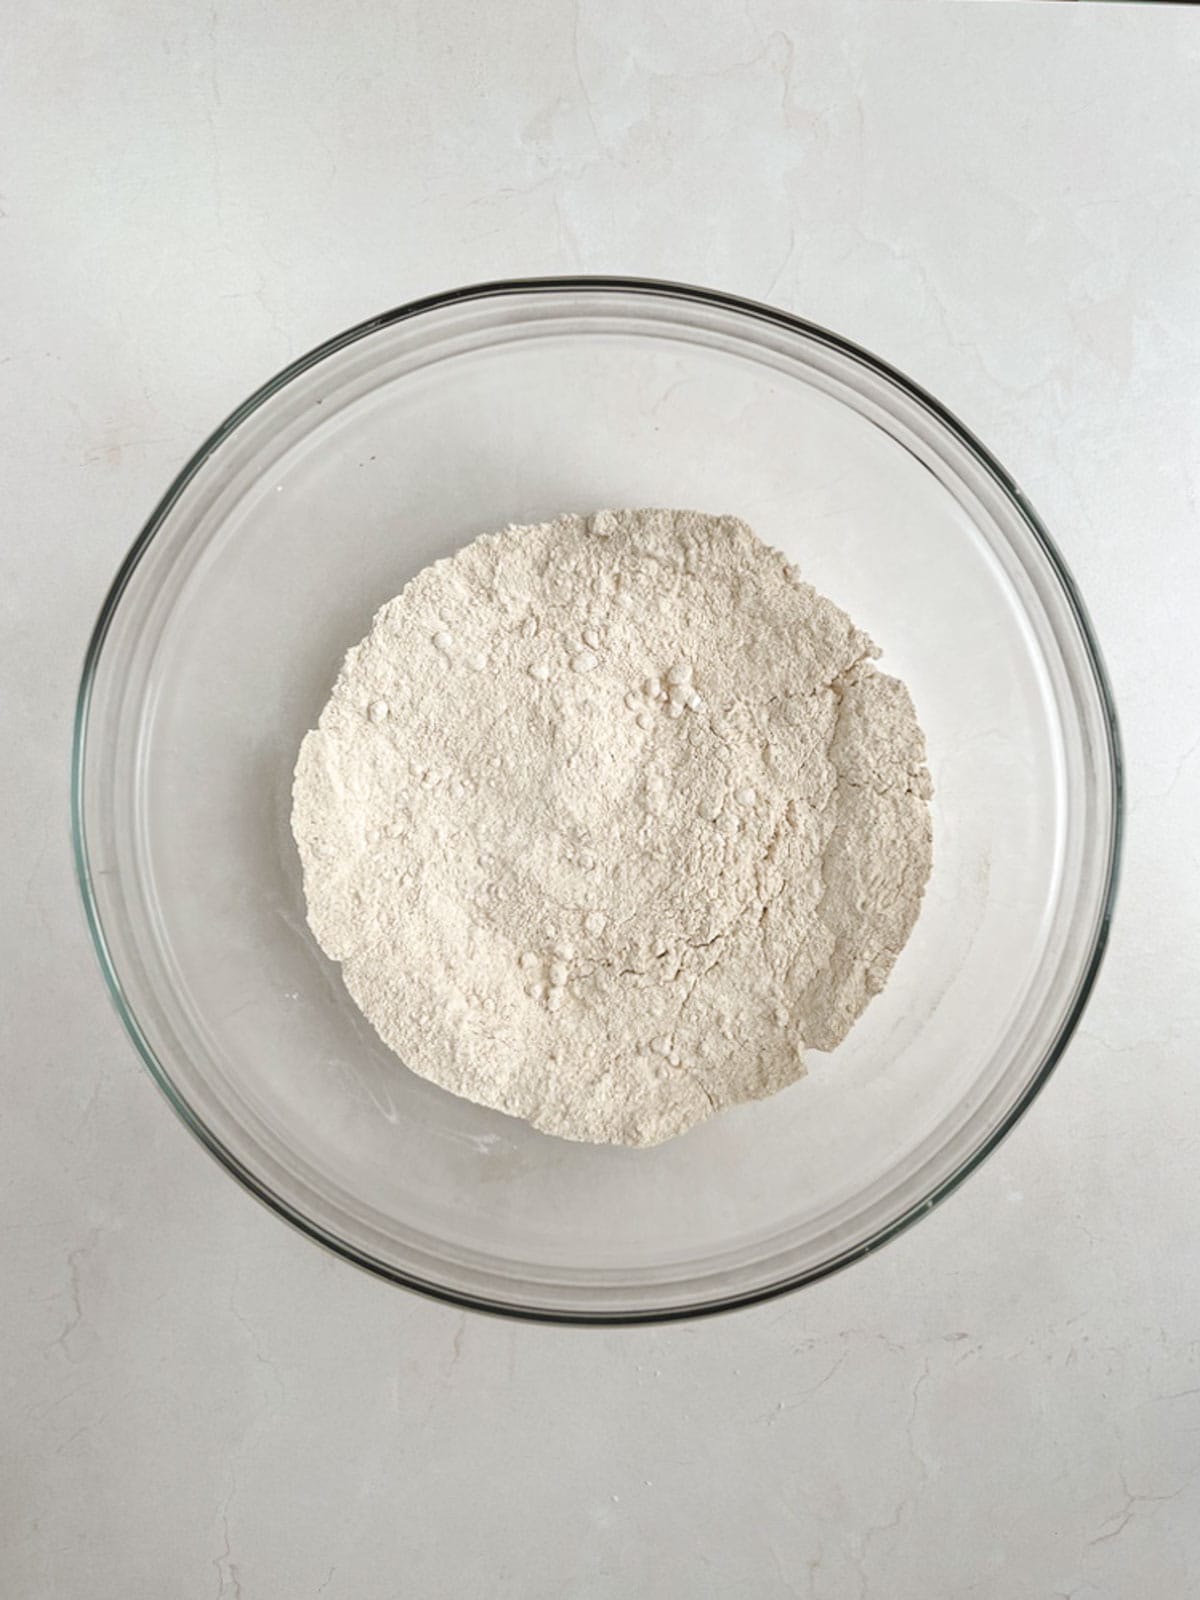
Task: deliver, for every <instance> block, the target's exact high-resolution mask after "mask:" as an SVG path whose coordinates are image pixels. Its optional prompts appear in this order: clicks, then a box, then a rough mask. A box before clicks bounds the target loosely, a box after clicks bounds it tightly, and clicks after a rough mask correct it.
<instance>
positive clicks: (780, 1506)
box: [0, 0, 1200, 1600]
mask: <svg viewBox="0 0 1200 1600" xmlns="http://www.w3.org/2000/svg"><path fill="white" fill-rule="evenodd" d="M5 31H6V40H5V47H4V50H3V52H2V53H0V151H2V152H3V155H2V157H0V406H2V407H3V424H2V427H0V452H2V453H3V469H2V472H3V478H2V483H3V496H2V505H3V512H2V524H3V526H2V531H0V617H2V619H3V621H2V628H3V639H4V645H3V690H2V691H0V739H2V740H3V747H4V749H5V752H6V757H7V759H6V761H5V764H4V768H5V770H4V777H3V783H4V796H5V804H4V808H3V816H4V829H3V841H2V843H0V894H2V897H3V898H2V905H3V912H2V913H0V941H2V946H0V971H2V972H3V991H4V1001H3V1009H2V1013H0V1039H2V1041H3V1043H2V1050H0V1070H2V1073H3V1084H2V1093H3V1110H2V1114H0V1185H2V1186H3V1193H4V1206H3V1211H2V1213H0V1231H2V1236H3V1245H2V1257H0V1259H2V1263H3V1282H4V1292H3V1295H2V1296H0V1393H2V1401H0V1436H2V1438H3V1455H4V1468H3V1473H2V1475H0V1592H2V1593H3V1594H4V1595H6V1596H7V1595H11V1596H13V1597H14V1600H15V1597H22V1600H23V1597H30V1600H32V1597H38V1600H51V1597H53V1600H142V1597H146V1600H164V1597H171V1600H183V1597H191V1596H211V1597H226V1600H232V1597H234V1596H240V1597H242V1600H281V1597H286V1600H301V1597H310V1600H316V1597H317V1596H321V1597H322V1600H392V1597H404V1600H409V1597H413V1600H466V1597H473V1596H484V1595H486V1596H491V1597H496V1600H504V1597H511V1600H560V1597H563V1596H570V1597H572V1600H626V1597H631V1596H642V1595H647V1596H648V1595H654V1596H656V1597H664V1600H665V1597H676V1596H677V1597H679V1600H693V1597H701V1596H703V1597H707V1596H729V1597H731V1600H732V1597H737V1600H750V1597H754V1600H758V1597H775V1596H779V1597H785V1596H797V1597H811V1600H842V1597H846V1600H858V1597H860V1596H861V1597H873V1600H965V1597H971V1600H1052V1597H1054V1596H1060V1597H1063V1600H1066V1597H1068V1596H1069V1597H1071V1600H1117V1597H1121V1600H1124V1597H1127V1596H1128V1597H1134V1596H1142V1595H1155V1596H1161V1597H1163V1600H1175V1597H1183V1596H1185V1595H1189V1594H1193V1593H1196V1592H1197V1591H1198V1590H1200V1074H1198V1072H1197V1063H1198V1061H1200V999H1198V994H1200V986H1198V984H1197V964H1198V963H1197V956H1198V954H1200V844H1198V842H1197V827H1196V818H1197V816H1198V815H1200V644H1198V642H1197V641H1198V639H1200V531H1198V515H1200V508H1198V491H1200V289H1198V283H1200V270H1198V269H1200V193H1198V187H1197V173H1198V171H1200V94H1198V93H1197V83H1198V81H1200V78H1198V73H1200V18H1198V17H1197V14H1196V12H1195V10H1194V9H1192V8H1189V7H1185V6H1180V7H1173V6H1093V5H1086V4H1080V5H1055V4H1034V3H1030V4H990V5H980V4H965V3H961V4H953V3H949V4H939V3H907V4H902V3H893V4H869V5H855V4H836V5H835V4H815V3H806V0H750V4H748V5H746V6H735V7H729V6H724V5H719V4H716V3H715V0H704V3H702V4H700V3H697V4H692V5H691V6H688V7H684V6H681V5H675V6H671V5H653V6H647V5H645V4H644V3H643V0H636V3H635V0H606V3H604V4H600V3H599V0H579V4H578V5H576V6H571V5H558V4H553V3H550V0H524V3H522V4H520V5H517V4H515V3H514V4H501V5H494V6H491V7H485V6H482V5H476V4H468V3H466V0H447V3H442V4H436V5H434V4H420V3H398V4H380V5H375V6H371V5H352V6H349V7H345V6H342V7H337V6H331V5H324V4H320V3H314V0H294V3H292V4H290V5H287V6H265V5H261V4H252V5H249V6H232V5H222V4H219V3H218V4H216V5H213V6H212V7H208V6H186V5H182V4H167V5H162V4H151V3H149V0H120V3H118V0H104V3H102V4H99V5H94V6H85V7H77V8H71V9H69V10H64V9H63V8H62V7H61V6H58V5H53V4H50V3H49V0H36V3H34V4H33V5H32V6H30V7H27V8H25V9H24V10H21V11H14V12H13V13H12V15H11V16H10V17H9V18H8V20H7V22H6V24H5ZM578 270H583V271H619V272H628V273H635V274H642V275H650V276H662V277H671V278H678V279H683V280H687V281H692V282H699V283H705V284H710V285H713V286H715V287H719V288H723V289H728V290H732V291H735V292H740V293H743V294H747V295H751V296H755V297H759V298H763V299H768V300H772V301H774V302H776V303H777V304H779V305H782V306H785V307H788V308H791V309H794V310H797V311H800V312H802V313H803V314H804V315H805V316H807V317H809V318H811V319H813V320H815V321H817V322H821V323H825V324H827V325H828V326H830V327H832V328H834V329H836V330H837V331H839V332H841V333H843V334H845V335H847V336H849V337H850V338H852V339H855V340H857V341H858V342H860V343H862V344H865V345H866V346H868V347H869V348H871V349H874V350H875V351H877V352H878V353H879V354H881V355H883V356H884V357H886V358H887V359H889V360H890V361H892V362H893V363H895V364H896V365H898V366H900V367H901V368H903V369H905V370H906V371H907V372H908V373H909V374H910V375H911V376H913V377H914V378H916V379H917V380H918V381H919V382H921V383H923V384H924V385H926V386H927V387H929V388H930V389H932V390H933V391H934V392H935V393H936V394H938V395H939V396H940V397H941V398H942V399H943V400H944V401H945V402H946V403H947V404H949V405H950V406H951V407H952V408H953V409H954V410H955V411H957V412H958V413H959V415H961V416H962V417H963V418H964V420H965V421H966V422H967V423H968V424H969V425H970V426H971V427H972V428H974V429H975V431H976V432H978V433H979V434H980V435H981V436H982V437H983V438H984V439H985V440H986V441H987V442H988V443H989V444H990V445H991V446H992V447H993V448H994V450H995V451H996V453H997V454H998V455H999V456H1000V458H1001V459H1002V460H1003V461H1004V462H1005V463H1006V464H1007V465H1008V466H1009V468H1010V469H1011V470H1012V471H1013V472H1014V474H1015V475H1016V476H1017V478H1018V479H1019V481H1020V482H1021V483H1022V484H1023V485H1024V487H1025V488H1026V490H1027V491H1028V493H1029V495H1030V497H1031V498H1032V500H1033V502H1034V504H1035V505H1036V506H1037V507H1038V509H1039V510H1040V512H1041V513H1042V515H1043V516H1044V518H1045V520H1046V521H1047V522H1048V524H1049V526H1050V528H1051V529H1052V531H1053V532H1054V534H1055V536H1056V538H1057V540H1058V542H1059V544H1060V547H1061V548H1062V550H1063V552H1064V554H1065V556H1066V558H1067V560H1068V562H1069V564H1070V565H1071V567H1072V568H1073V570H1074V572H1075V575H1076V577H1077V579H1078V581H1079V583H1080V585H1081V587H1082V590H1083V593H1084V595H1085V597H1086V599H1087V601H1088V603H1089V605H1090V608H1091V611H1092V615H1093V618H1094V621H1095V624H1096V627H1097V630H1098V633H1099V636H1100V639H1101V642H1102V645H1103V646H1104V648H1105V650H1106V653H1107V658H1108V662H1109V666H1110V669H1111V673H1112V677H1113V681H1114V687H1115V692H1116V695H1117V700H1118V705H1119V708H1120V711H1121V713H1122V717H1123V723H1124V736H1125V743H1126V753H1127V758H1128V766H1129V812H1128V839H1127V850H1126V863H1125V871H1124V881H1123V887H1122V893H1121V896H1120V901H1119V906H1118V919H1117V924H1116V930H1115V934H1114V938H1113V942H1112V946H1111V949H1110V954H1109V957H1108V960H1107V964H1106V966H1105V969H1104V972H1103V975H1102V978H1101V981H1100V984H1099V987H1098V989H1097V991H1096V994H1095V996H1094V999H1093V1001H1092V1004H1091V1006H1090V1008H1089V1010H1088V1012H1087V1015H1086V1017H1085V1019H1084V1022H1083V1026H1082V1028H1081V1030H1080V1032H1079V1034H1078V1036H1077V1037H1076V1039H1075V1041H1074V1043H1073V1044H1072V1046H1071V1048H1070V1050H1069V1052H1068V1054H1067V1056H1066V1059H1065V1060H1064V1061H1063V1063H1062V1065H1061V1066H1060V1068H1059V1070H1058V1071H1057V1073H1056V1074H1055V1076H1054V1078H1053V1079H1052V1081H1051V1083H1050V1085H1049V1087H1048V1088H1047V1089H1046V1091H1045V1092H1044V1094H1043V1095H1042V1096H1041V1098H1040V1100H1039V1101H1038V1102H1037V1104H1036V1105H1035V1106H1034V1108H1033V1110H1032V1111H1031V1113H1030V1115H1029V1116H1028V1117H1027V1118H1026V1120H1025V1121H1024V1122H1023V1123H1022V1124H1021V1126H1020V1127H1019V1128H1018V1129H1017V1131H1016V1132H1015V1133H1014V1134H1013V1135H1012V1137H1011V1138H1010V1139H1009V1140H1008V1141H1007V1142H1006V1143H1005V1145H1004V1146H1003V1147H1002V1149H1001V1150H1000V1152H999V1153H998V1154H997V1155H996V1156H995V1157H993V1159H991V1160H990V1161H989V1162H988V1163H987V1164H986V1165H985V1167H984V1168H983V1169H982V1170H981V1171H980V1172H979V1173H978V1174H976V1175H975V1176H974V1177H973V1178H972V1179H971V1180H970V1181H969V1182H968V1183H967V1184H966V1186H965V1187H964V1188H963V1189H962V1191H961V1192H959V1193H958V1194H957V1195H955V1196H954V1197H953V1198H952V1199H951V1200H950V1201H949V1202H948V1203H947V1204H946V1205H945V1206H944V1207H942V1208H941V1209H939V1210H938V1211H936V1212H935V1213H934V1214H933V1215H932V1216H931V1217H930V1218H928V1219H927V1220H926V1221H924V1222H923V1223H921V1224H920V1225H919V1226H918V1227H917V1228H915V1229H914V1230H912V1231H910V1232H909V1233H907V1234H906V1235H905V1236H904V1237H903V1238H902V1239H900V1240H899V1241H898V1242H896V1243H895V1244H893V1245H891V1246H889V1247H888V1248H887V1249H885V1250H884V1251H883V1252H882V1253H881V1254H879V1255H878V1256H876V1257H874V1258H872V1259H870V1260H868V1261H866V1262H865V1263H863V1264H861V1265H858V1266H855V1267H854V1268H852V1269H851V1270H850V1271H848V1272H845V1273H843V1274H841V1275H839V1276H836V1277H835V1278H833V1279H832V1280H829V1281H827V1282H824V1283H823V1284H821V1285H819V1286H817V1287H815V1288H813V1289H810V1290H808V1291H805V1292H803V1293H801V1294H799V1295H797V1296H794V1297H791V1298H785V1299H783V1300H780V1301H777V1302H774V1303H772V1304H769V1305H767V1306H765V1307H762V1308H760V1309H758V1310H755V1311H750V1312H744V1313H740V1314H736V1315H733V1316H728V1317H723V1318H717V1319H715V1320H712V1321H708V1322H703V1323H697V1324H689V1325H682V1326H676V1327H667V1328H662V1329H657V1330H647V1331H628V1332H587V1331H573V1330H553V1329H541V1328H537V1327H530V1326H517V1325H513V1324H509V1323H505V1322H501V1321H495V1320H487V1319H484V1318H482V1317H477V1316H472V1315H463V1314H461V1313H458V1312H455V1311H452V1310H448V1309H445V1308H443V1307H441V1306H439V1305H435V1304H432V1303H426V1302H424V1301H422V1300H420V1299H417V1298H415V1297H413V1296H410V1295H407V1294H405V1293H402V1292H400V1291H398V1290H396V1289H392V1288H389V1287H388V1286H386V1285H384V1284H382V1283H378V1282H375V1281H373V1280H372V1279H370V1278H368V1277H366V1276H365V1275H363V1274H361V1273H359V1272H357V1271H355V1270H354V1269H353V1268H351V1267H349V1266H346V1265H343V1264H342V1263H340V1262H338V1261H336V1260H334V1259H332V1258H330V1257H328V1256H326V1255H324V1254H323V1253H322V1252H321V1251H320V1250H318V1249H317V1248H316V1247H315V1246H313V1245H312V1244H310V1243H308V1242H307V1241H306V1240H304V1239H302V1238H300V1237H299V1236H298V1235H296V1234H294V1233H292V1232H291V1231H290V1230H289V1229H288V1228H287V1227H286V1226H285V1225H284V1224H283V1223H281V1222H280V1221H278V1220H277V1219H276V1218H275V1217H273V1216H271V1215H269V1214H268V1213H267V1212H266V1211H265V1210H263V1209H262V1208H260V1207H259V1206H257V1205H255V1204H254V1202H253V1201H252V1200H250V1199H249V1198H248V1197H247V1196H246V1195H245V1194H243V1193H242V1192H241V1191H240V1190H239V1189H237V1188H236V1187H235V1186H234V1184H232V1183H231V1182H230V1180H229V1179H228V1178H227V1177H226V1176H225V1175H224V1173H222V1172H221V1171H220V1170H219V1169H218V1167H217V1166H216V1165H215V1164H214V1163H213V1162H212V1161H210V1160H209V1158H208V1157H207V1156H206V1155H205V1154H204V1153H203V1151H202V1150H201V1149H200V1148H199V1146H198V1145H197V1144H195V1143H194V1142H193V1141H192V1139H191V1138H190V1136H189V1135H188V1134H187V1133H186V1132H185V1130H184V1129H183V1127H182V1126H181V1125H180V1124H179V1123H178V1122H176V1120H175V1119H174V1118H173V1117H172V1116H171V1114H170V1112H169V1111H168V1108H167V1106H166V1104H165V1102H164V1101H163V1100H162V1099H161V1097H160V1096H159V1094H158V1092H157V1091H156V1090H155V1089H154V1087H153V1086H152V1084H151V1083H150V1082H149V1080H148V1079H147V1078H146V1076H145V1074H144V1073H143V1072H142V1070H141V1068H140V1067H139V1065H138V1062H137V1060H136V1059H135V1056H134V1053H133V1051H132V1049H131V1048H130V1046H129V1044H128V1043H127V1041H126V1039H125V1037H124V1035H123V1033H122V1031H121V1029H120V1026H119V1024H118V1022H117V1020H116V1017H115V1016H114V1014H113V1013H112V1011H111V1009H110V1007H109V1005H108V1002H107V1000H106V998H105V995H104V992H103V989H102V985H101V982H100V979H99V976H98V973H97V970H96V967H95V963H94V961H93V959H92V955H91V951H90V949H89V947H88V942H87V938H86V935H85V932H84V927H83V919H82V916H81V914H80V911H79V909H78V906H77V903H76V894H75V889H74V885H73V882H72V874H71V865H70V854H69V839H68V825H67V813H66V794H67V761H68V747H69V742H70V728H71V718H72V710H73V700H74V693H75V687H76V678H77V673H78V669H79V666H80V661H81V657H82V652H83V648H84V644H85V641H86V638H87V635H88V631H89V629H90V627H91V623H92V620H93V617H94V614H95V611H96V608H97V606H98V604H99V601H100V599H101V597H102V594H103V592H104V589H105V587H106V585H107V583H108V581H109V579H110V578H111V576H112V574H113V572H114V570H115V568H116V565H117V563H118V561H119V559H120V557H121V555H122V554H123V552H124V551H125V549H126V547H127V546H128V545H129V543H130V542H131V540H132V537H133V535H134V533H135V532H136V530H137V528H138V526H139V523H140V521H141V519H142V518H143V517H144V515H145V514H146V513H147V511H148V509H149V508H150V506H151V505H152V503H153V501H154V500H155V498H156V497H157V495H158V493H159V492H160V491H161V489H162V488H163V487H164V486H165V484H166V483H167V481H168V480H169V478H170V476H171V475H172V473H173V472H174V471H175V470H176V469H177V467H178V466H179V465H180V464H181V463H182V461H183V460H184V459H185V457H186V456H187V454H188V453H189V452H190V451H191V449H192V448H193V446H194V445H195V444H196V443H197V442H198V440H199V439H200V438H201V437H203V435H204V434H205V433H206V432H207V431H208V429H209V428H210V427H211V426H212V425H213V423H214V422H215V421H216V420H217V419H219V418H220V417H221V416H222V415H223V414H224V413H225V412H226V411H228V410H229V409H230V408H231V407H232V406H233V405H234V404H235V403H236V402H237V401H238V400H239V399H240V398H241V397H242V396H243V395H244V394H246V393H247V392H248V391H249V390H250V389H251V388H252V387H254V386H255V385H256V384H257V383H258V382H259V381H260V380H261V379H262V378H263V377H264V376H266V375H267V374H269V373H270V372H272V371H273V370H275V369H276V368H278V367H279V366H280V365H281V364H283V363H284V362H285V361H286V360H287V359H288V358H289V357H291V356H293V355H295V354H297V353H299V352H300V351H302V350H303V349H305V348H306V347H308V346H310V345H312V344H314V343H316V342H317V341H319V340H320V339H322V338H323V337H325V336H326V335H327V334H329V333H331V332H333V331H335V330H337V329H338V328H340V327H342V326H344V325H346V324H349V323H351V322H354V321H356V320H358V319H360V318H362V317H365V316H367V315H369V314H371V313H373V312H375V311H377V310H380V309H383V308H385V307H387V306H391V305H394V304H396V303H397V302H400V301H403V300H405V299H408V298H411V297H414V296H417V295H421V294H424V293H427V292H430V291H433V290H436V289H440V288H444V287H448V286H450V285H452V284H456V283H464V282H469V281H472V280H477V279H481V278H490V277H498V276H504V275H510V274H511V275H516V274H530V273H546V272H567V271H578Z"/></svg>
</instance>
